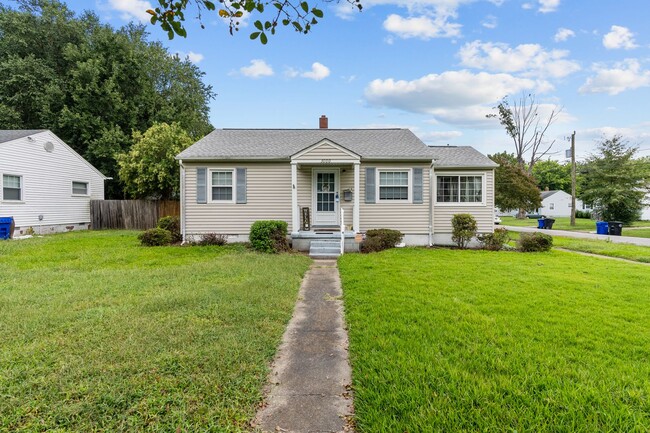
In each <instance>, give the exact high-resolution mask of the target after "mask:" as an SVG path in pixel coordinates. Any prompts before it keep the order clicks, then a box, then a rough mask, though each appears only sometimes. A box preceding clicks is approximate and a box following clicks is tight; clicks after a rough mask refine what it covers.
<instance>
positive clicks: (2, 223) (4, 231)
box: [0, 217, 14, 239]
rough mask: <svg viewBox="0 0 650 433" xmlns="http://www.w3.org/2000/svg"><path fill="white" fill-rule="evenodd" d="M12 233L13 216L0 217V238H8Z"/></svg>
mask: <svg viewBox="0 0 650 433" xmlns="http://www.w3.org/2000/svg"><path fill="white" fill-rule="evenodd" d="M13 235H14V219H13V217H0V239H10V238H12V237H13Z"/></svg>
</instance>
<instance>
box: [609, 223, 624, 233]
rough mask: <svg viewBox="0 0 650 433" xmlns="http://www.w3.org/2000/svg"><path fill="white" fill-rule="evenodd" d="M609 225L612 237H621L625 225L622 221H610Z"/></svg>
mask: <svg viewBox="0 0 650 433" xmlns="http://www.w3.org/2000/svg"><path fill="white" fill-rule="evenodd" d="M607 224H608V225H609V234H610V235H611V236H620V235H621V234H622V233H623V223H622V222H620V221H610V222H609V223H607Z"/></svg>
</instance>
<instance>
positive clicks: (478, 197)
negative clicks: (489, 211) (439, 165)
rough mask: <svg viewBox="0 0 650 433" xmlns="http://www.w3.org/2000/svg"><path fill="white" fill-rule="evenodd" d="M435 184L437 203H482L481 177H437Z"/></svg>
mask: <svg viewBox="0 0 650 433" xmlns="http://www.w3.org/2000/svg"><path fill="white" fill-rule="evenodd" d="M436 182H437V183H436V191H437V192H436V202H438V203H477V204H480V203H483V176H469V175H468V176H465V175H453V176H451V175H445V176H437V178H436Z"/></svg>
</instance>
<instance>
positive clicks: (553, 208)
mask: <svg viewBox="0 0 650 433" xmlns="http://www.w3.org/2000/svg"><path fill="white" fill-rule="evenodd" d="M576 210H583V211H591V206H588V205H585V204H583V203H582V201H581V200H580V199H576ZM536 213H538V214H541V215H545V216H548V217H550V216H554V217H570V216H571V194H567V193H566V192H564V191H562V190H556V191H542V207H540V208H539V209H537V211H536Z"/></svg>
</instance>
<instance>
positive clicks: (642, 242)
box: [502, 226, 650, 247]
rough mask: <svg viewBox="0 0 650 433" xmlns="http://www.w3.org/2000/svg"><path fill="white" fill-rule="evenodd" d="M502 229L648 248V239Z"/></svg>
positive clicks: (564, 231)
mask: <svg viewBox="0 0 650 433" xmlns="http://www.w3.org/2000/svg"><path fill="white" fill-rule="evenodd" d="M502 227H503V228H505V229H508V230H509V231H512V232H522V233H533V232H541V233H546V234H548V235H551V236H563V237H565V238H577V239H599V240H601V241H606V240H608V239H609V240H610V241H612V242H613V243H615V244H633V245H641V246H644V247H650V238H634V237H632V236H610V235H597V234H596V233H586V232H572V231H568V230H544V229H538V228H536V227H513V226H502ZM623 233H625V227H623Z"/></svg>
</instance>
